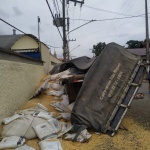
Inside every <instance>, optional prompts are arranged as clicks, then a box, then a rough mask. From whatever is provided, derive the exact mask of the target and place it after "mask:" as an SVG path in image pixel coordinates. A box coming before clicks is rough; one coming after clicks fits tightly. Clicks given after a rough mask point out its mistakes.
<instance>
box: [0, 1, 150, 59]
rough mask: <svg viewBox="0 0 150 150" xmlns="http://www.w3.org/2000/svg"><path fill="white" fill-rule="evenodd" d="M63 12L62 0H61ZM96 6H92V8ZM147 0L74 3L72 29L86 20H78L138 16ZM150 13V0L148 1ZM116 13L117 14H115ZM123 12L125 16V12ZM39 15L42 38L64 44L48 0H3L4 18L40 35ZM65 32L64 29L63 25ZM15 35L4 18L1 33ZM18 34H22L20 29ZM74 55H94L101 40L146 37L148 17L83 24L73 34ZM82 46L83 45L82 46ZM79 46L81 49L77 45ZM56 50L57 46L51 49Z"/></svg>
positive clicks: (0, 13) (1, 11) (0, 7)
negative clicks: (93, 48)
mask: <svg viewBox="0 0 150 150" xmlns="http://www.w3.org/2000/svg"><path fill="white" fill-rule="evenodd" d="M48 1H49V4H50V6H51V8H52V11H53V13H54V14H55V13H56V9H55V7H54V3H53V0H48ZM57 2H58V4H59V10H60V11H61V0H57ZM89 7H92V8H95V9H92V8H89ZM144 8H145V4H144V0H113V1H112V0H105V1H102V0H85V4H84V5H83V6H82V8H81V7H80V5H76V6H74V3H73V2H70V4H69V8H68V12H69V17H70V31H71V30H73V29H74V28H76V27H78V26H80V25H82V24H84V23H86V22H87V21H82V20H76V19H84V20H92V19H96V20H104V19H111V18H122V17H127V16H128V15H131V16H136V15H141V14H144V13H145V10H144ZM148 9H149V12H150V1H149V0H148ZM115 12H116V13H115ZM121 14H122V15H121ZM37 16H40V19H41V24H40V28H41V33H40V36H41V41H43V42H45V43H46V44H48V45H51V46H55V47H62V40H61V37H60V35H59V33H58V31H57V28H56V27H55V26H53V22H52V16H51V14H50V11H49V9H48V6H47V3H46V1H45V0H0V18H2V19H3V20H5V21H7V22H9V23H10V24H12V25H14V26H15V27H17V28H19V29H20V30H22V31H24V32H26V33H29V34H33V35H35V36H36V37H37V36H38V32H37V30H38V27H37ZM59 29H60V31H61V33H62V28H59ZM4 34H12V27H10V26H8V25H6V24H5V23H3V22H1V21H0V35H4ZM17 34H21V33H20V32H19V31H17ZM69 37H70V39H71V40H72V39H76V41H74V42H70V43H69V46H70V50H73V49H74V48H75V49H74V50H73V51H72V52H71V56H76V57H79V56H85V55H86V56H89V57H92V53H91V50H90V49H92V47H93V45H95V44H97V43H99V42H106V43H110V42H116V43H118V44H120V45H123V46H124V45H125V43H126V42H127V41H128V40H144V39H145V18H144V16H143V17H136V18H130V19H129V18H128V19H122V20H109V21H97V22H92V23H90V24H87V25H85V26H83V27H82V28H80V29H78V30H75V31H73V32H71V33H70V34H69ZM78 45H80V46H78ZM76 47H77V48H76ZM51 51H52V53H53V52H54V48H51ZM55 51H56V53H57V55H58V56H59V57H62V48H55Z"/></svg>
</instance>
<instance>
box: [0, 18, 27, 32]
mask: <svg viewBox="0 0 150 150" xmlns="http://www.w3.org/2000/svg"><path fill="white" fill-rule="evenodd" d="M0 20H1V21H2V22H4V23H6V24H8V25H9V26H11V27H13V28H15V29H16V30H18V31H20V32H21V33H24V34H26V33H25V32H23V31H21V30H20V29H18V28H16V27H15V26H13V25H11V24H10V23H8V22H6V21H5V20H3V19H2V18H0Z"/></svg>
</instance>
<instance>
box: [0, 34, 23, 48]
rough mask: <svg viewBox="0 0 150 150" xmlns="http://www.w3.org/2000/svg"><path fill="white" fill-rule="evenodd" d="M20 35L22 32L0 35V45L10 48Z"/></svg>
mask: <svg viewBox="0 0 150 150" xmlns="http://www.w3.org/2000/svg"><path fill="white" fill-rule="evenodd" d="M22 36H24V34H17V35H0V47H2V48H4V49H9V50H10V49H11V47H12V45H13V44H14V43H15V42H16V41H17V40H18V39H19V38H21V37H22Z"/></svg>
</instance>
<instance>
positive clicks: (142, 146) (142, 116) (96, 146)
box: [0, 83, 150, 150]
mask: <svg viewBox="0 0 150 150" xmlns="http://www.w3.org/2000/svg"><path fill="white" fill-rule="evenodd" d="M147 86H148V83H143V84H142V87H141V88H140V92H144V94H145V97H144V99H141V100H140V99H134V100H133V103H132V105H131V108H130V109H129V111H128V113H127V114H126V116H125V118H124V119H123V122H122V123H121V125H120V128H119V130H118V133H117V134H116V135H115V136H114V137H110V136H109V135H105V134H100V135H97V134H95V133H94V132H92V131H89V132H90V133H91V134H92V137H91V139H90V140H89V142H88V143H77V142H71V141H65V140H62V139H61V138H60V139H59V140H60V142H61V144H62V147H63V149H64V150H122V149H124V150H150V108H149V107H150V95H148V94H147V93H146V92H147ZM52 100H54V97H53V96H46V95H41V96H39V97H38V98H36V99H33V100H31V101H29V102H28V103H26V104H25V105H24V106H22V107H21V108H20V109H26V108H31V107H34V106H36V105H37V103H41V104H43V105H44V106H46V107H47V108H48V109H49V111H54V109H53V107H52V106H50V105H49V104H50V102H51V101H52ZM1 130H2V125H1V126H0V133H1ZM39 141H40V140H39V139H34V140H28V141H27V142H26V144H28V145H30V146H32V147H34V148H35V149H36V150H40V147H39V145H38V142H39Z"/></svg>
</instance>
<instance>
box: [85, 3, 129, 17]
mask: <svg viewBox="0 0 150 150" xmlns="http://www.w3.org/2000/svg"><path fill="white" fill-rule="evenodd" d="M83 6H84V7H87V8H91V9H94V10H98V11H103V12H107V13H111V14H117V15H123V16H131V15H127V14H123V13H119V12H115V11H110V10H105V9H100V8H95V7H91V6H87V5H85V4H84V5H83Z"/></svg>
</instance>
